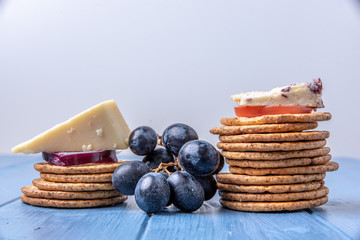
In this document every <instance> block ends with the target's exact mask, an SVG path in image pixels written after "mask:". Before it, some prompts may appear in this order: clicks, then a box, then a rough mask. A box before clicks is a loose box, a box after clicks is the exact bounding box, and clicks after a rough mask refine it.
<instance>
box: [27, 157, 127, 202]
mask: <svg viewBox="0 0 360 240" xmlns="http://www.w3.org/2000/svg"><path fill="white" fill-rule="evenodd" d="M124 162H125V161H121V160H120V161H119V162H117V163H102V164H85V165H77V166H67V167H64V166H56V165H50V164H48V163H45V162H43V163H36V164H35V165H34V168H35V169H36V170H37V171H39V172H40V178H38V179H34V180H33V182H32V183H33V185H30V186H25V187H23V188H22V189H21V191H22V192H23V195H22V196H21V200H22V201H23V202H25V203H28V204H31V205H35V206H41V207H55V208H90V207H100V206H111V205H114V204H118V203H121V202H124V201H125V200H126V199H127V196H124V195H121V194H119V193H118V192H116V191H115V189H114V187H113V186H112V183H111V178H112V174H113V172H114V171H115V169H116V168H117V167H118V166H120V165H121V164H122V163H124Z"/></svg>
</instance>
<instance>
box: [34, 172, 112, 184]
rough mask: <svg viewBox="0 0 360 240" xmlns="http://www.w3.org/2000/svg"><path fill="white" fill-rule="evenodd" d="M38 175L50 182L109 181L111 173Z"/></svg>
mask: <svg viewBox="0 0 360 240" xmlns="http://www.w3.org/2000/svg"><path fill="white" fill-rule="evenodd" d="M40 177H41V178H42V179H44V180H46V181H50V182H63V183H101V182H111V178H112V173H97V174H76V175H75V174H53V173H40Z"/></svg>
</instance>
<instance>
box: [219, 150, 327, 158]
mask: <svg viewBox="0 0 360 240" xmlns="http://www.w3.org/2000/svg"><path fill="white" fill-rule="evenodd" d="M329 152H330V148H328V147H322V148H317V149H308V150H300V151H277V152H230V151H225V150H223V151H222V152H221V155H223V156H224V157H225V158H229V159H240V160H241V159H248V160H282V159H289V158H300V157H318V156H323V155H326V154H328V153H329Z"/></svg>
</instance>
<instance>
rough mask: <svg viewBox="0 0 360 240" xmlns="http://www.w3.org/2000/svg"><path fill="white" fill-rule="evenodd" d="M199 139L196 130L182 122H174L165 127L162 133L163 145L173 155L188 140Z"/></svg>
mask: <svg viewBox="0 0 360 240" xmlns="http://www.w3.org/2000/svg"><path fill="white" fill-rule="evenodd" d="M196 139H199V137H198V135H197V133H196V131H195V130H194V129H193V128H192V127H190V126H188V125H186V124H183V123H175V124H172V125H170V126H169V127H167V128H166V129H165V130H164V132H163V134H162V143H163V145H164V146H165V147H166V148H167V149H168V150H170V152H172V153H173V154H174V155H175V156H177V155H178V153H179V150H180V148H181V147H182V146H183V145H184V144H185V143H186V142H188V141H191V140H196Z"/></svg>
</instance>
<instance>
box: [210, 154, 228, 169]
mask: <svg viewBox="0 0 360 240" xmlns="http://www.w3.org/2000/svg"><path fill="white" fill-rule="evenodd" d="M219 156H220V163H219V166H218V168H217V169H216V170H215V172H213V173H212V174H218V173H219V172H220V171H221V170H222V169H223V168H224V164H225V160H224V157H223V155H221V153H220V152H219Z"/></svg>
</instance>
